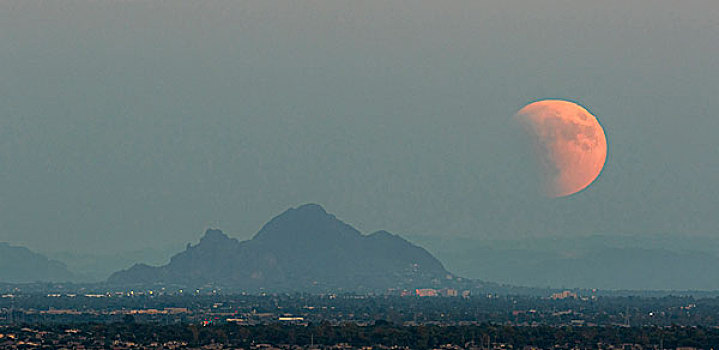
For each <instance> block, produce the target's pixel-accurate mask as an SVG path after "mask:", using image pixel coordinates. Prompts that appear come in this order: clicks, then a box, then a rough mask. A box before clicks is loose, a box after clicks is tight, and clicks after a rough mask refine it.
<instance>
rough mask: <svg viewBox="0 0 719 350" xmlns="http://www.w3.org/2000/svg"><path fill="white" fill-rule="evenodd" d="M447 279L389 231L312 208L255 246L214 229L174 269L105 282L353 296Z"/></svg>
mask: <svg viewBox="0 0 719 350" xmlns="http://www.w3.org/2000/svg"><path fill="white" fill-rule="evenodd" d="M448 278H449V279H453V276H452V275H451V274H450V273H449V272H447V271H446V270H445V269H444V267H443V266H442V264H441V263H440V262H439V261H438V260H437V259H436V258H434V257H433V256H432V255H431V254H429V253H428V252H427V251H426V250H424V249H423V248H420V247H417V246H415V245H413V244H411V243H409V242H408V241H406V240H404V239H403V238H401V237H399V236H396V235H392V234H390V233H388V232H384V231H380V232H376V233H373V234H371V235H366V236H365V235H362V234H361V233H360V232H359V231H357V230H356V229H354V228H353V227H352V226H350V225H347V224H345V223H344V222H342V221H340V220H338V219H337V218H336V217H335V216H334V215H331V214H328V213H327V212H326V211H325V210H324V209H323V208H322V207H321V206H319V205H316V204H307V205H303V206H300V207H298V208H296V209H289V210H287V211H285V212H284V213H282V214H280V215H279V216H277V217H275V218H274V219H272V220H270V221H269V222H268V223H267V224H265V226H264V227H262V229H261V230H260V231H259V232H258V233H257V234H256V235H255V237H253V238H252V239H251V240H248V241H243V242H239V241H237V240H236V239H231V238H229V237H227V236H226V235H225V234H223V233H222V232H221V231H219V230H212V229H210V230H207V232H206V233H205V236H204V237H203V238H202V239H201V240H200V242H199V243H198V244H197V245H194V246H191V245H188V247H187V249H186V250H185V251H184V252H182V253H179V254H177V255H175V256H174V257H173V258H172V259H171V261H170V263H169V264H167V265H164V266H159V267H152V266H148V265H136V266H133V267H132V268H130V269H128V270H125V271H120V272H117V273H115V274H113V275H112V276H111V277H110V279H109V280H108V282H109V283H111V284H138V283H139V284H150V283H163V284H177V285H184V286H195V287H197V286H203V285H208V284H209V285H218V286H226V287H232V288H239V289H248V290H250V289H269V290H293V291H310V290H353V291H356V290H382V289H387V288H415V287H424V286H436V285H440V284H442V283H444V281H446V280H448Z"/></svg>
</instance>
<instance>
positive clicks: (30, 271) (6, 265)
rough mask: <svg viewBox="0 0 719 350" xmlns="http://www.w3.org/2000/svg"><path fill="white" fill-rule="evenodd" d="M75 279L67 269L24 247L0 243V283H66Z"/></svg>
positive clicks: (57, 262) (59, 263) (61, 264)
mask: <svg viewBox="0 0 719 350" xmlns="http://www.w3.org/2000/svg"><path fill="white" fill-rule="evenodd" d="M74 278H75V276H74V275H73V273H72V272H70V271H68V269H67V267H66V266H65V265H64V264H63V263H61V262H59V261H56V260H50V259H48V258H47V257H45V256H44V255H41V254H38V253H35V252H33V251H31V250H30V249H27V248H25V247H15V246H11V245H9V244H8V243H0V282H6V283H29V282H66V281H71V280H73V279H74Z"/></svg>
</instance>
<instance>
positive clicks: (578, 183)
mask: <svg viewBox="0 0 719 350" xmlns="http://www.w3.org/2000/svg"><path fill="white" fill-rule="evenodd" d="M515 118H516V119H517V120H518V121H519V122H520V123H521V125H522V126H523V128H524V130H525V131H526V133H527V135H528V136H529V137H531V138H532V143H533V145H534V150H535V153H536V157H537V160H538V162H539V165H540V168H541V173H542V178H543V186H544V192H545V193H546V194H547V195H548V196H550V197H563V196H568V195H571V194H573V193H576V192H579V191H581V190H583V189H584V188H586V187H587V186H589V185H590V184H591V183H592V182H593V181H594V180H595V179H596V178H597V176H599V173H600V172H601V171H602V168H603V167H604V162H605V160H606V158H607V139H606V137H605V135H604V130H603V129H602V126H601V125H599V122H598V121H597V118H595V117H594V116H593V115H592V114H591V113H589V112H588V111H587V110H586V109H584V108H583V107H582V106H579V105H578V104H576V103H572V102H568V101H562V100H544V101H538V102H534V103H531V104H529V105H527V106H525V107H524V108H522V109H521V110H519V112H517V114H516V115H515Z"/></svg>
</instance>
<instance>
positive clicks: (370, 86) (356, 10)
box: [0, 0, 719, 251]
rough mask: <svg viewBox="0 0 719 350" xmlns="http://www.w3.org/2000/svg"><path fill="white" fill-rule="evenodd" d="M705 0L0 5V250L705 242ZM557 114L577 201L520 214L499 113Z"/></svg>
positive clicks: (712, 212) (716, 51)
mask: <svg viewBox="0 0 719 350" xmlns="http://www.w3.org/2000/svg"><path fill="white" fill-rule="evenodd" d="M717 38H719V4H717V2H716V1H686V2H685V1H656V0H651V1H649V0H646V1H631V2H627V1H613V2H612V1H601V2H594V1H592V2H590V1H586V2H582V3H578V2H576V1H531V2H527V1H513V2H511V1H494V2H488V1H466V2H460V1H456V2H447V1H393V2H387V1H334V0H333V1H266V0H262V1H252V2H246V1H227V2H221V1H197V2H187V1H147V2H145V1H84V2H72V1H57V2H50V1H42V2H35V1H25V0H23V1H3V2H0V181H1V182H0V241H8V242H11V243H13V244H18V245H26V246H29V247H31V248H34V249H38V250H42V251H51V250H75V251H89V250H101V251H106V250H111V249H118V250H128V249H137V248H142V247H163V246H167V245H176V244H183V243H185V242H189V241H196V240H197V238H198V236H199V235H200V234H201V232H202V231H203V229H204V228H205V227H207V226H216V225H219V227H220V228H222V229H223V230H225V231H226V232H228V233H229V234H230V235H232V236H235V237H239V238H249V237H250V236H251V235H253V234H254V233H255V232H256V231H257V230H258V229H259V227H260V226H261V225H262V224H263V223H264V222H265V221H266V220H268V219H270V218H271V217H272V216H274V215H276V214H278V213H280V212H281V211H283V210H284V209H286V208H288V207H290V206H296V205H298V204H302V203H306V202H317V203H320V204H322V205H324V206H325V207H326V208H327V210H328V211H330V212H332V213H335V214H336V215H337V216H338V217H339V218H341V219H343V220H345V221H347V222H348V223H350V224H353V225H355V226H356V227H357V228H358V229H360V230H362V231H364V232H370V231H373V230H377V229H387V230H389V231H392V232H395V233H399V234H403V235H437V236H467V237H478V238H486V237H501V236H505V235H510V236H522V235H531V236H549V235H560V236H562V235H587V234H593V233H622V234H625V233H626V234H647V235H652V234H657V233H669V234H677V235H706V236H716V235H719V231H718V229H717V228H718V227H719V218H718V217H719V215H717V209H719V199H718V198H719V181H717V180H718V179H719V175H718V174H719V137H717V129H718V128H719V119H718V118H717V113H716V111H717V110H719V69H717V67H719V41H718V39H717ZM542 98H563V99H570V100H574V101H577V102H579V103H581V104H582V105H584V106H585V107H587V108H588V109H589V110H590V111H591V112H592V113H593V114H595V115H596V116H597V117H598V118H599V120H600V122H601V123H602V125H603V126H604V128H605V132H606V134H607V138H608V144H609V153H608V158H607V163H606V166H605V169H604V172H603V173H602V175H601V176H600V178H599V179H598V180H597V182H596V183H594V184H593V185H591V186H590V187H589V188H588V189H587V190H586V191H584V192H582V193H579V194H577V195H575V196H572V197H569V198H564V199H557V200H549V199H543V198H540V197H537V196H536V193H535V191H532V184H531V182H528V181H529V180H528V179H531V177H529V178H528V177H527V175H528V174H529V175H531V167H529V166H528V164H526V163H527V162H526V161H527V157H526V156H525V155H523V154H524V150H523V146H522V145H523V141H522V139H521V138H520V137H519V136H517V135H516V134H514V133H513V132H512V129H511V128H510V124H509V122H510V120H511V118H510V117H511V116H512V114H514V113H515V112H516V111H517V110H518V109H520V108H521V107H522V106H523V105H525V104H526V103H529V102H532V101H534V100H537V99H542Z"/></svg>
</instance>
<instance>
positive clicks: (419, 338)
mask: <svg viewBox="0 0 719 350" xmlns="http://www.w3.org/2000/svg"><path fill="white" fill-rule="evenodd" d="M32 327H33V328H34V329H36V330H41V331H46V332H54V333H64V332H65V331H66V330H67V329H70V328H72V329H76V330H78V331H79V332H78V334H79V336H83V337H86V338H88V339H90V338H91V339H106V340H108V341H110V340H113V339H122V340H124V341H133V342H136V343H138V344H148V343H151V342H168V341H182V342H187V343H189V344H191V345H204V344H210V343H223V344H227V345H233V346H242V347H249V346H250V345H251V344H260V343H268V344H276V345H277V344H296V345H309V344H311V343H314V344H316V345H317V344H324V345H333V344H340V343H347V344H350V345H353V346H371V345H378V344H383V345H397V346H406V347H410V348H413V349H428V348H433V347H438V346H440V345H444V344H456V345H461V346H466V345H468V344H470V343H474V344H477V345H478V346H481V344H487V342H490V343H504V344H511V345H513V346H514V347H515V348H517V347H521V346H527V345H532V346H537V347H546V348H549V347H554V346H556V345H560V346H565V347H581V348H587V349H594V348H598V347H599V344H614V345H616V344H641V345H644V346H648V345H658V344H660V343H663V345H664V346H665V347H666V348H675V347H678V346H693V347H698V348H711V347H715V346H716V345H717V344H719V329H717V328H706V327H679V326H671V327H570V326H563V327H552V326H538V327H517V326H503V325H492V324H482V325H475V326H450V327H442V326H416V327H408V326H399V325H395V324H392V323H389V322H386V321H378V322H376V323H375V324H374V325H371V326H366V327H360V326H358V325H356V324H352V323H346V324H342V325H338V326H332V325H330V324H328V323H320V324H310V325H309V326H297V325H286V324H271V325H258V326H239V325H233V324H222V325H212V326H207V327H202V326H198V325H186V324H185V325H179V324H178V325H153V324H137V323H132V322H131V320H130V321H128V322H125V323H112V324H76V325H33V326H32ZM17 330H20V326H17Z"/></svg>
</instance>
